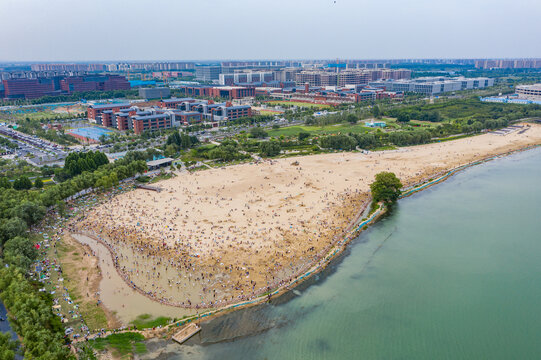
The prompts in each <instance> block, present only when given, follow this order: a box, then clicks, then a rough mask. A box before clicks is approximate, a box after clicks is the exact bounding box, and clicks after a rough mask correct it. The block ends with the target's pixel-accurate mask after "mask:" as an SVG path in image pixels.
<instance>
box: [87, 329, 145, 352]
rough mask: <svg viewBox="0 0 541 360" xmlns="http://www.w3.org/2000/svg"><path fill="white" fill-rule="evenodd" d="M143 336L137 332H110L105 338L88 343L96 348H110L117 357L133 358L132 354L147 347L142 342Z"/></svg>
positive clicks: (143, 350)
mask: <svg viewBox="0 0 541 360" xmlns="http://www.w3.org/2000/svg"><path fill="white" fill-rule="evenodd" d="M144 340H145V337H144V336H143V335H141V334H139V333H132V332H126V333H121V334H112V335H109V336H107V337H106V338H98V339H96V340H92V341H90V342H89V343H90V344H91V345H93V347H94V348H95V349H96V350H104V349H105V348H110V349H111V350H112V351H113V355H115V356H116V357H118V358H133V356H132V355H133V354H134V353H136V354H144V353H145V352H146V351H147V349H146V346H145V343H144V342H143V341H144Z"/></svg>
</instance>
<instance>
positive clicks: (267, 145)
mask: <svg viewBox="0 0 541 360" xmlns="http://www.w3.org/2000/svg"><path fill="white" fill-rule="evenodd" d="M281 150H282V148H281V147H280V144H279V143H278V142H277V141H272V140H271V141H263V142H261V143H260V144H259V153H260V155H261V156H268V157H270V156H276V155H278V154H280V151H281Z"/></svg>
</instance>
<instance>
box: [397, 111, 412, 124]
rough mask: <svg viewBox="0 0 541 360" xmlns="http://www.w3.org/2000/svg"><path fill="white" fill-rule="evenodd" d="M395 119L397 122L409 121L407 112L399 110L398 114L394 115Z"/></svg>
mask: <svg viewBox="0 0 541 360" xmlns="http://www.w3.org/2000/svg"><path fill="white" fill-rule="evenodd" d="M396 121H398V122H408V121H410V116H409V114H408V113H407V112H404V111H402V112H400V113H399V114H398V116H397V117H396Z"/></svg>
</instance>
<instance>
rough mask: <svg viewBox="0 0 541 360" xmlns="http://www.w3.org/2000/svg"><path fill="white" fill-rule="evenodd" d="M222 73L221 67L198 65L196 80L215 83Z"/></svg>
mask: <svg viewBox="0 0 541 360" xmlns="http://www.w3.org/2000/svg"><path fill="white" fill-rule="evenodd" d="M221 72H222V67H221V66H215V65H196V66H195V78H196V79H197V80H201V81H214V80H218V79H219V78H220V74H221Z"/></svg>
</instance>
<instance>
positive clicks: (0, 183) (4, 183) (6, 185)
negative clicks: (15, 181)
mask: <svg viewBox="0 0 541 360" xmlns="http://www.w3.org/2000/svg"><path fill="white" fill-rule="evenodd" d="M0 188H3V189H11V182H10V181H9V180H8V178H7V177H5V176H2V177H0Z"/></svg>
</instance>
